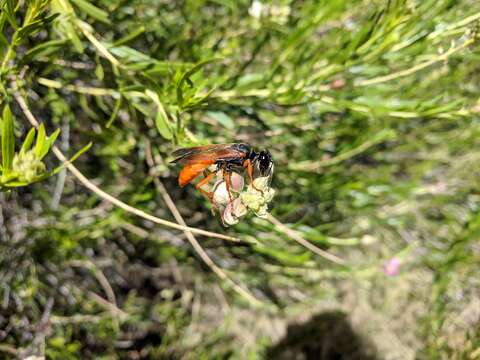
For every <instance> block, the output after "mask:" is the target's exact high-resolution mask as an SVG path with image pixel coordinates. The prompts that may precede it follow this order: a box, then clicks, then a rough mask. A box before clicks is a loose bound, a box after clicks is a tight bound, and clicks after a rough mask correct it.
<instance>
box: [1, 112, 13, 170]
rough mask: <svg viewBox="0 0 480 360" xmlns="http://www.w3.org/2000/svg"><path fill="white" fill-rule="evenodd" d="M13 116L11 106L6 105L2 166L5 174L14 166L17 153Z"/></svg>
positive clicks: (3, 126)
mask: <svg viewBox="0 0 480 360" xmlns="http://www.w3.org/2000/svg"><path fill="white" fill-rule="evenodd" d="M13 126H14V124H13V116H12V112H11V111H10V107H9V106H8V105H5V107H4V108H3V115H2V167H3V172H4V175H5V173H6V172H8V171H9V170H10V169H11V168H12V162H13V157H14V155H15V134H14V131H13Z"/></svg>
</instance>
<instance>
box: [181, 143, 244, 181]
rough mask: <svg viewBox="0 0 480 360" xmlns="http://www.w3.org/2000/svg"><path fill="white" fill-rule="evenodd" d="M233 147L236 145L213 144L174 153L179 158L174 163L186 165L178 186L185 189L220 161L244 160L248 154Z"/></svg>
mask: <svg viewBox="0 0 480 360" xmlns="http://www.w3.org/2000/svg"><path fill="white" fill-rule="evenodd" d="M233 145H236V144H213V145H205V146H196V147H191V148H185V149H178V150H176V151H175V152H173V154H172V155H173V156H176V157H177V158H176V159H175V160H173V161H172V162H174V163H180V164H185V166H184V168H183V169H182V171H180V175H179V176H178V184H179V185H180V186H181V187H184V186H185V185H187V184H188V183H190V182H191V181H193V180H194V179H195V178H196V177H197V176H198V175H200V174H201V173H202V171H203V170H205V169H206V168H208V167H209V166H210V165H213V164H215V162H217V161H218V160H228V159H236V158H243V157H244V156H245V155H246V153H245V152H243V151H240V150H238V149H236V148H234V147H233Z"/></svg>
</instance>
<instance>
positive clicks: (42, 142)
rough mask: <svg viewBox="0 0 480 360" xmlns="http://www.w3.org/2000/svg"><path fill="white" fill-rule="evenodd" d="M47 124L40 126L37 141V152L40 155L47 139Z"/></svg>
mask: <svg viewBox="0 0 480 360" xmlns="http://www.w3.org/2000/svg"><path fill="white" fill-rule="evenodd" d="M46 137H47V136H46V133H45V125H43V123H41V124H40V126H39V127H38V133H37V142H36V143H35V154H36V155H37V156H38V157H40V154H41V153H42V150H43V147H44V145H45V140H46Z"/></svg>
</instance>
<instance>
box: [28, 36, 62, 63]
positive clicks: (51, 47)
mask: <svg viewBox="0 0 480 360" xmlns="http://www.w3.org/2000/svg"><path fill="white" fill-rule="evenodd" d="M66 43H67V41H66V40H51V41H47V42H44V43H42V44H40V45H37V46H35V47H33V48H31V49H30V50H28V51H27V52H26V54H25V55H24V56H23V57H22V59H21V60H20V61H21V63H22V64H26V63H29V62H30V61H32V60H35V59H38V58H41V57H45V56H50V55H52V54H54V53H56V52H57V51H59V50H60V49H61V48H63V46H64V45H65V44H66Z"/></svg>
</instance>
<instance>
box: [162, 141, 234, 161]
mask: <svg viewBox="0 0 480 360" xmlns="http://www.w3.org/2000/svg"><path fill="white" fill-rule="evenodd" d="M232 145H234V144H212V145H204V146H194V147H190V148H183V149H178V150H175V151H174V152H173V153H172V156H174V157H176V159H174V160H172V161H171V162H172V163H183V164H185V163H187V162H191V161H195V159H197V160H199V161H204V160H207V159H210V160H213V159H215V160H214V161H213V162H215V161H216V160H217V159H219V158H221V155H225V154H228V153H230V154H231V156H230V157H235V156H241V155H243V153H240V152H239V151H238V150H235V149H233V148H232Z"/></svg>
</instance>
